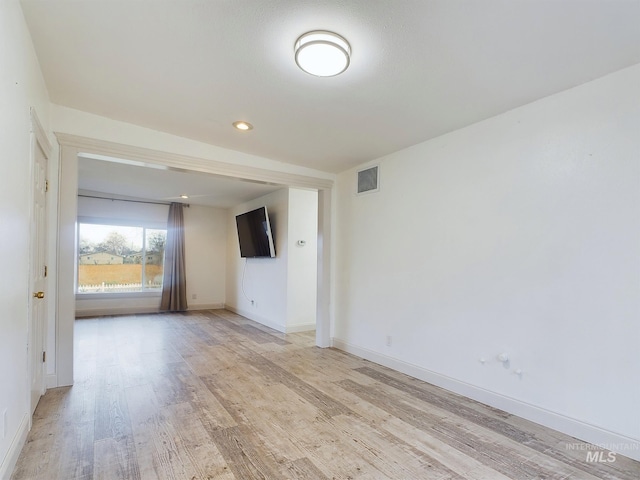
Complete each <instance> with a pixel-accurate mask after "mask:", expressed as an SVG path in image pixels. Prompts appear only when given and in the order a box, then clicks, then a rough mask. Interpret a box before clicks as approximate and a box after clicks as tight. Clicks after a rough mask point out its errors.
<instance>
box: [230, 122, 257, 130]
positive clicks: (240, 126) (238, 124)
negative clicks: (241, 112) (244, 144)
mask: <svg viewBox="0 0 640 480" xmlns="http://www.w3.org/2000/svg"><path fill="white" fill-rule="evenodd" d="M233 126H234V127H235V128H237V129H238V130H242V131H243V132H247V131H249V130H253V125H251V124H250V123H249V122H243V121H238V122H233Z"/></svg>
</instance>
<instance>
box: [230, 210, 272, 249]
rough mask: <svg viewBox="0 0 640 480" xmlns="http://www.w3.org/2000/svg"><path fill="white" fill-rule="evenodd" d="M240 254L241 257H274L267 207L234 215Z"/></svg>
mask: <svg viewBox="0 0 640 480" xmlns="http://www.w3.org/2000/svg"><path fill="white" fill-rule="evenodd" d="M236 226H237V227H238V241H239V242H240V256H241V257H243V258H255V257H275V256H276V249H275V247H274V245H273V235H272V233H271V224H270V223H269V214H268V213H267V207H260V208H256V209H255V210H252V211H250V212H247V213H242V214H240V215H236Z"/></svg>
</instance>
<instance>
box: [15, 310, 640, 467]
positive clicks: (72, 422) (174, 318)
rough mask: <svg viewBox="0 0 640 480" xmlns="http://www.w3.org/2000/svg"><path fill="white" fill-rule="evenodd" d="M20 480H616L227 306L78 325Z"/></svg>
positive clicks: (545, 436)
mask: <svg viewBox="0 0 640 480" xmlns="http://www.w3.org/2000/svg"><path fill="white" fill-rule="evenodd" d="M75 339H76V350H75V379H76V381H75V385H74V386H73V387H71V388H57V389H52V390H49V391H48V392H47V393H46V395H45V396H44V397H43V398H42V399H41V401H40V404H39V405H38V408H37V409H36V413H35V417H34V424H33V428H32V430H31V432H30V433H29V437H28V439H27V443H26V445H25V447H24V449H23V451H22V453H21V456H20V458H19V460H18V464H17V466H16V469H15V471H14V473H13V476H12V479H13V480H23V479H46V480H56V479H61V480H62V479H64V480H72V479H82V480H89V479H94V478H95V479H108V480H117V479H145V480H146V479H156V478H158V479H186V480H193V479H229V480H231V479H237V480H249V479H289V478H290V479H376V480H377V479H394V480H398V479H407V480H414V479H434V480H436V479H437V480H444V479H483V480H500V479H507V478H509V479H543V478H544V479H596V478H600V479H611V480H614V479H615V480H624V479H629V480H632V479H633V480H637V479H638V478H640V462H634V461H631V460H629V459H627V458H625V457H622V456H619V455H618V456H617V457H616V461H615V462H612V463H599V462H588V461H587V460H586V452H587V451H586V450H584V449H574V448H572V446H575V445H581V446H582V445H584V443H583V442H580V441H578V440H576V439H574V438H571V437H568V436H566V435H563V434H560V433H558V432H555V431H553V430H549V429H547V428H544V427H541V426H539V425H536V424H533V423H531V422H528V421H526V420H523V419H521V418H518V417H515V416H513V415H510V414H507V413H505V412H502V411H499V410H496V409H494V408H490V407H487V406H485V405H482V404H480V403H477V402H474V401H472V400H469V399H466V398H464V397H460V396H458V395H455V394H452V393H449V392H447V391H445V390H442V389H439V388H437V387H434V386H432V385H429V384H427V383H424V382H421V381H418V380H416V379H413V378H411V377H408V376H405V375H402V374H400V373H397V372H394V371H392V370H389V369H387V368H384V367H381V366H379V365H376V364H374V363H371V362H368V361H366V360H362V359H359V358H357V357H354V356H352V355H348V354H345V353H343V352H340V351H338V350H334V349H319V348H316V347H314V346H313V344H314V336H313V334H311V333H298V334H289V335H284V334H281V333H278V332H275V331H273V330H271V329H269V328H266V327H263V326H261V325H259V324H257V323H254V322H251V321H249V320H247V319H246V318H243V317H241V316H238V315H235V314H233V313H230V312H228V311H224V310H211V311H203V312H195V313H188V314H184V315H182V314H174V315H135V316H120V317H101V318H95V319H86V320H78V321H76V330H75Z"/></svg>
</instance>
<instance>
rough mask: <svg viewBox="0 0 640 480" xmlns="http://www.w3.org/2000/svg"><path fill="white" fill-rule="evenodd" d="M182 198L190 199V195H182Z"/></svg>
mask: <svg viewBox="0 0 640 480" xmlns="http://www.w3.org/2000/svg"><path fill="white" fill-rule="evenodd" d="M180 198H185V199H186V198H189V195H184V194H182V195H180Z"/></svg>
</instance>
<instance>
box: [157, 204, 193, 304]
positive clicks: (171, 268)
mask: <svg viewBox="0 0 640 480" xmlns="http://www.w3.org/2000/svg"><path fill="white" fill-rule="evenodd" d="M182 211H183V205H182V204H181V203H176V202H174V203H171V205H170V206H169V218H168V220H167V241H166V245H165V253H164V255H165V257H164V277H163V282H162V299H161V300H160V310H162V311H164V312H184V311H186V310H187V279H186V273H185V261H184V218H183V212H182Z"/></svg>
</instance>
